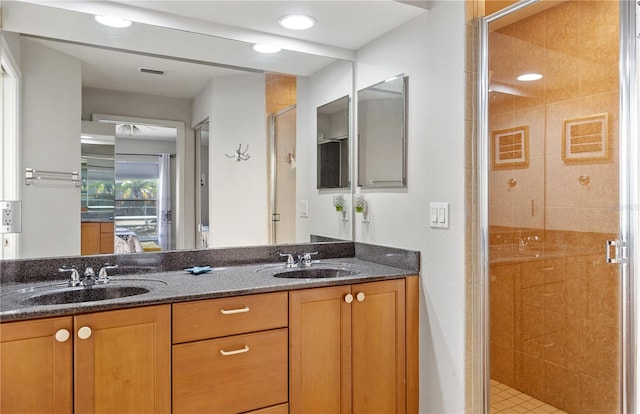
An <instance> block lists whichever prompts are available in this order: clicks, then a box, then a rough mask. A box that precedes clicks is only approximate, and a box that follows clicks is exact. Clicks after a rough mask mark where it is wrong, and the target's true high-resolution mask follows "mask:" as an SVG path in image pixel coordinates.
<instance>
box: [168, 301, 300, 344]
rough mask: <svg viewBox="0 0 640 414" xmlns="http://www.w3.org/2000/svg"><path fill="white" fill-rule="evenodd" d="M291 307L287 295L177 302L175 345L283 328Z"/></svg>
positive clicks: (174, 311)
mask: <svg viewBox="0 0 640 414" xmlns="http://www.w3.org/2000/svg"><path fill="white" fill-rule="evenodd" d="M288 306H289V305H288V296H287V292H276V293H265V294H259V295H248V296H234V297H229V298H220V299H210V300H200V301H194V302H185V303H176V304H174V305H173V343H174V344H176V343H181V342H189V341H197V340H201V339H209V338H217V337H221V336H229V335H236V334H241V333H247V332H255V331H262V330H265V329H275V328H283V327H286V326H287V325H288V322H289V316H288V312H289V309H288Z"/></svg>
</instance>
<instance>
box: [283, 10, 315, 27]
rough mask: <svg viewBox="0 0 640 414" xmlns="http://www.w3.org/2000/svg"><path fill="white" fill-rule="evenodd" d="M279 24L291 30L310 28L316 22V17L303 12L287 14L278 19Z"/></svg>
mask: <svg viewBox="0 0 640 414" xmlns="http://www.w3.org/2000/svg"><path fill="white" fill-rule="evenodd" d="M278 23H280V26H282V27H284V28H285V29H291V30H306V29H310V28H312V27H313V26H314V25H315V24H316V19H314V18H313V17H311V16H305V15H304V14H288V15H286V16H282V17H281V18H280V19H278Z"/></svg>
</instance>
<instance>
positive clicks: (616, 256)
mask: <svg viewBox="0 0 640 414" xmlns="http://www.w3.org/2000/svg"><path fill="white" fill-rule="evenodd" d="M611 247H613V256H611ZM625 247H627V242H626V241H624V240H607V246H606V256H607V263H615V264H619V263H627V258H626V257H624V255H623V254H622V249H624V248H625Z"/></svg>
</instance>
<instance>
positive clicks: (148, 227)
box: [115, 160, 159, 242]
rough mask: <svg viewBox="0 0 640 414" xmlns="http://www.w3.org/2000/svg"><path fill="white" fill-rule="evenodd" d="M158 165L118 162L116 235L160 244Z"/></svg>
mask: <svg viewBox="0 0 640 414" xmlns="http://www.w3.org/2000/svg"><path fill="white" fill-rule="evenodd" d="M158 177H159V170H158V163H157V161H156V160H154V161H151V162H139V161H135V162H133V161H117V162H116V201H115V210H116V211H115V220H116V234H117V235H121V236H122V235H135V236H137V238H138V239H139V240H140V241H154V242H155V241H157V240H158V181H159V178H158Z"/></svg>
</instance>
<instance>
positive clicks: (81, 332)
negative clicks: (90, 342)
mask: <svg viewBox="0 0 640 414" xmlns="http://www.w3.org/2000/svg"><path fill="white" fill-rule="evenodd" d="M90 337H91V328H89V327H88V326H83V327H82V328H80V329H78V338H80V339H88V338H90Z"/></svg>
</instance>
